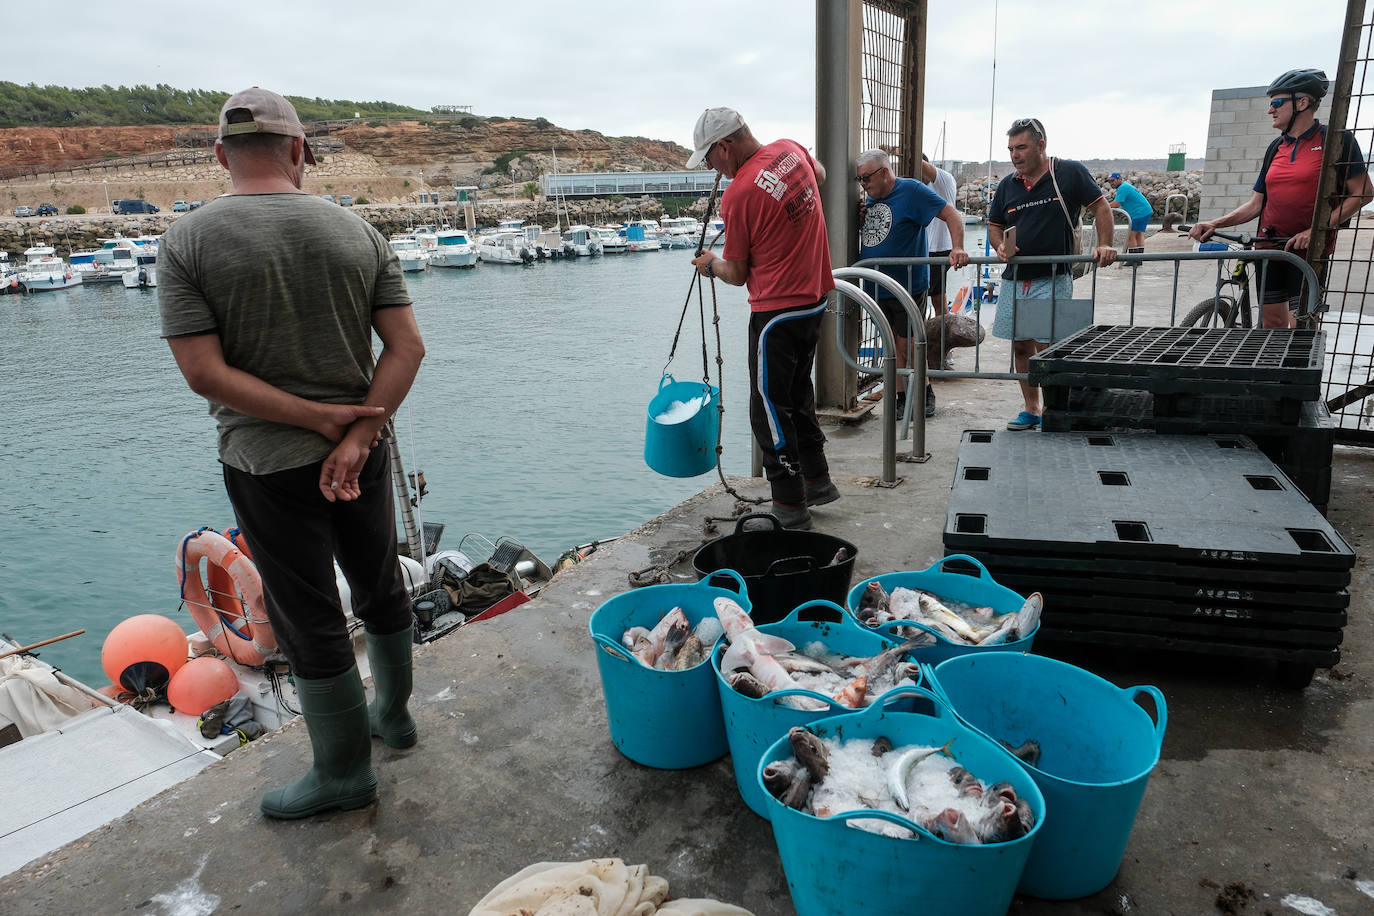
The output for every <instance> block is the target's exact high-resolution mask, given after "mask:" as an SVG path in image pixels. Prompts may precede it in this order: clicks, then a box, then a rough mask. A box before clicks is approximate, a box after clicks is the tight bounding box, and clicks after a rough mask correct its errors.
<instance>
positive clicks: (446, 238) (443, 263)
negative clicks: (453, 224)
mask: <svg viewBox="0 0 1374 916" xmlns="http://www.w3.org/2000/svg"><path fill="white" fill-rule="evenodd" d="M434 238H435V245H434V248H433V249H431V251H430V253H429V264H430V266H431V267H476V266H477V245H476V244H475V243H474V242H473V241H472V237H471V236H469V235H468V233H467V232H466V231H464V230H462V229H441V230H439V231H438V232H437V233H435V237H434Z"/></svg>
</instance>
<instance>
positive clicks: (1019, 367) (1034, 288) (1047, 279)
mask: <svg viewBox="0 0 1374 916" xmlns="http://www.w3.org/2000/svg"><path fill="white" fill-rule="evenodd" d="M1007 152H1009V153H1010V154H1011V164H1012V166H1013V167H1014V168H1015V169H1016V171H1015V173H1014V174H1011V175H1008V176H1007V177H1006V178H1003V179H1002V181H1001V183H999V184H998V185H997V191H996V193H995V194H993V197H992V206H991V208H990V209H989V210H988V241H989V242H990V243H991V244H992V245H994V246H996V248H997V256H998V257H999V258H1001V259H1002V260H1003V261H1010V260H1011V259H1012V258H1013V257H1015V256H1016V255H1017V254H1023V255H1064V254H1076V253H1077V252H1078V211H1079V210H1081V209H1082V208H1084V207H1087V208H1088V209H1090V210H1092V213H1093V224H1094V228H1095V229H1096V230H1097V247H1096V248H1095V249H1093V260H1095V261H1097V263H1098V265H1099V266H1101V267H1107V266H1108V265H1110V264H1111V263H1112V262H1113V261H1115V260H1116V249H1115V248H1113V247H1112V211H1111V208H1110V207H1108V206H1107V198H1106V197H1105V196H1104V195H1103V193H1102V189H1101V188H1099V187H1098V186H1097V182H1095V181H1093V176H1092V175H1090V174H1089V173H1088V170H1087V169H1086V168H1084V167H1083V163H1081V162H1074V161H1073V160H1071V159H1052V158H1050V157H1049V156H1046V155H1045V125H1043V124H1041V123H1040V120H1039V119H1038V118H1020V119H1018V120H1016V121H1013V122H1012V125H1011V129H1010V130H1008V131H1007ZM1013 229H1014V230H1015V240H1014V241H1013V239H1012V238H1010V237H1009V235H1010V233H1011V230H1013ZM1002 280H1003V282H1002V290H1001V294H1000V296H999V297H998V300H997V318H996V320H995V321H994V322H993V325H992V333H993V334H994V335H995V336H997V337H1001V338H1003V339H1006V340H1011V341H1012V359H1013V365H1014V366H1015V368H1016V371H1017V372H1021V373H1024V372H1026V371H1028V370H1029V369H1030V358H1031V357H1032V356H1034V355H1035V354H1036V353H1039V352H1040V351H1041V350H1043V349H1045V347H1047V346H1049V342H1048V341H1040V340H1035V339H1033V338H1026V339H1016V330H1015V318H1014V316H1015V313H1016V310H1017V308H1018V305H1017V300H1033V301H1034V305H1032V304H1031V302H1027V303H1026V305H1025V306H1024V307H1025V308H1035V309H1048V308H1051V307H1052V306H1051V305H1050V303H1051V302H1052V301H1053V300H1055V299H1071V298H1073V268H1072V265H1070V264H1008V265H1007V267H1006V269H1004V270H1003V271H1002ZM1013 281H1014V282H1013ZM1021 396H1022V397H1023V398H1024V399H1025V402H1026V409H1025V410H1023V411H1021V412H1020V413H1019V414H1017V415H1016V417H1015V418H1014V419H1012V420H1011V422H1009V423H1008V424H1007V429H1039V428H1040V414H1041V412H1042V408H1041V403H1040V400H1041V399H1040V389H1039V388H1036V387H1033V386H1032V385H1030V384H1029V383H1028V382H1024V381H1023V382H1021Z"/></svg>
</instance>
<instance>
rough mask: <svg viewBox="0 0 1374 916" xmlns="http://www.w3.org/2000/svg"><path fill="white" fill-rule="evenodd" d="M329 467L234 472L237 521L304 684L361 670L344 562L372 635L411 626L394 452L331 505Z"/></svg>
mask: <svg viewBox="0 0 1374 916" xmlns="http://www.w3.org/2000/svg"><path fill="white" fill-rule="evenodd" d="M323 463H324V462H322V461H320V462H316V463H314V464H309V465H306V466H304V467H299V468H291V469H290V470H286V471H279V472H277V473H275V474H261V475H257V474H248V473H245V472H244V471H240V470H237V469H235V468H231V467H229V466H228V465H224V487H225V489H226V490H227V491H228V492H229V501H230V502H231V503H232V504H233V506H234V517H235V518H236V519H237V520H238V525H239V529H240V530H241V531H242V532H243V535H244V537H245V538H246V539H247V540H248V548H249V549H250V550H251V551H252V552H253V562H254V563H256V564H257V567H258V572H259V573H260V574H261V575H262V586H263V598H264V601H265V603H266V605H267V619H268V620H269V621H270V622H271V624H272V630H273V632H274V633H275V634H276V637H277V645H278V646H279V647H280V648H281V650H282V653H283V654H284V655H285V656H286V659H287V661H289V662H290V663H291V670H292V672H293V673H295V674H296V675H297V676H299V677H303V678H309V679H316V678H326V677H335V676H337V675H340V674H343V673H344V672H345V671H347V670H348V669H349V668H350V667H352V666H353V664H354V657H353V645H352V642H351V641H350V639H349V637H348V628H347V625H346V624H345V620H344V611H343V608H341V607H340V606H339V592H338V588H337V587H336V585H335V581H334V560H335V558H337V559H338V562H339V568H340V569H342V570H343V574H344V577H345V578H346V579H347V580H348V587H349V590H350V592H351V593H352V598H353V613H354V616H356V617H357V618H358V619H359V620H361V621H362V622H363V624H364V625H365V626H366V628H367V631H368V632H369V633H374V634H377V635H386V634H388V633H396V632H399V631H400V630H404V629H405V628H406V627H408V626H410V621H411V610H410V596H409V595H408V594H407V593H406V588H405V583H404V582H403V581H402V579H401V572H400V564H399V560H398V559H397V553H396V505H395V499H394V497H393V494H392V490H391V455H390V453H389V452H388V450H387V447H386V445H385V444H383V445H379V446H377V447H376V448H374V449H373V450H372V454H371V455H370V456H368V459H367V462H366V463H365V464H364V465H363V470H362V473H361V474H360V475H359V477H358V481H359V485H360V486H361V488H362V495H361V497H360V498H358V499H356V500H352V501H351V502H332V503H331V502H329V501H328V500H326V499H325V498H324V496H323V495H322V494H321V493H320V468H321V466H322V465H323Z"/></svg>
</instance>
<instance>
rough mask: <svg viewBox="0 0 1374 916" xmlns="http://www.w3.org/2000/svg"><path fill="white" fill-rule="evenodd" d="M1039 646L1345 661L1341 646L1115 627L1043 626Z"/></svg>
mask: <svg viewBox="0 0 1374 916" xmlns="http://www.w3.org/2000/svg"><path fill="white" fill-rule="evenodd" d="M1035 640H1036V648H1037V649H1039V648H1040V645H1041V643H1042V641H1043V642H1044V643H1045V644H1047V647H1048V646H1053V645H1055V644H1069V643H1072V644H1078V645H1090V646H1108V647H1111V646H1119V647H1122V648H1130V649H1153V650H1164V651H1170V652H1200V653H1203V654H1206V655H1226V656H1233V657H1237V658H1252V659H1271V660H1273V661H1277V662H1281V663H1284V664H1288V665H1295V666H1311V667H1315V668H1334V667H1335V666H1336V665H1337V664H1339V663H1340V660H1341V651H1340V650H1339V649H1295V648H1293V647H1291V646H1276V645H1248V644H1245V643H1235V642H1220V641H1215V640H1207V639H1189V638H1186V637H1173V636H1159V635H1155V634H1147V633H1118V632H1115V631H1112V630H1088V629H1071V628H1068V627H1060V628H1054V627H1049V626H1045V627H1041V628H1040V631H1039V632H1038V633H1037V634H1036V637H1035Z"/></svg>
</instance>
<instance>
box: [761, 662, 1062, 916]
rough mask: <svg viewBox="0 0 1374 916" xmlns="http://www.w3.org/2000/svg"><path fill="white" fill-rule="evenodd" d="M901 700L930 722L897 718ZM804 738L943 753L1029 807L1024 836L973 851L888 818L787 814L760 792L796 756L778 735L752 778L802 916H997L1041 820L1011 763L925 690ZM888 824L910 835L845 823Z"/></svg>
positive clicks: (904, 713) (1029, 784) (1041, 806)
mask: <svg viewBox="0 0 1374 916" xmlns="http://www.w3.org/2000/svg"><path fill="white" fill-rule="evenodd" d="M903 695H916V696H919V697H921V698H924V699H925V700H927V701H928V703H923V704H922V706H923V707H925V708H928V709H929V710H930V711H929V712H924V711H912V710H909V709H896V708H893V707H894V706H895V704H896V703H898V702H901V700H902V699H903ZM806 729H807V730H808V731H810V732H812V733H814V734H815V735H817V736H818V737H821V738H829V739H842V740H844V741H850V740H855V739H862V740H867V741H872V740H875V739H877V738H879V737H886V738H887V739H888V740H889V741H891V742H892V745H893V747H894V748H899V747H903V746H906V745H926V746H931V747H939V746H941V745H944V744H945V743H946V742H950V741H951V740H952V743H951V744H950V745H949V753H950V754H951V755H953V756H954V757H955V758H956V760H957V761H958V763H959V764H960V765H961V766H964V767H966V768H967V769H968V770H970V771H972V772H973V773H974V774H976V775H977V776H978V778H979V779H981V780H983V781H984V782H986V783H988V784H989V785H991V784H993V783H995V782H1001V781H1006V782H1009V783H1011V785H1012V787H1013V788H1014V789H1015V790H1016V793H1017V795H1018V796H1019V797H1020V798H1022V799H1024V800H1025V801H1026V803H1027V804H1028V805H1029V807H1030V810H1031V813H1032V814H1033V816H1034V823H1033V825H1032V826H1031V829H1030V830H1029V832H1027V833H1026V834H1024V835H1023V836H1020V837H1018V838H1017V839H1014V840H1010V841H1007V842H1000V843H985V844H981V845H971V844H964V843H954V842H950V841H947V840H943V839H940V838H938V837H936V836H935V835H934V834H932V833H930V832H928V831H926V830H925V829H924V828H922V827H919V826H918V825H916V824H915V823H913V822H912V821H910V820H908V819H907V818H905V817H902V816H900V815H897V814H893V813H891V812H889V811H885V810H872V809H867V808H858V809H855V810H851V811H845V812H840V813H836V814H833V815H831V816H830V817H824V818H822V817H817V816H816V815H815V814H811V813H808V812H803V811H799V810H797V809H795V808H790V807H788V806H787V805H784V804H783V803H782V802H781V801H779V800H778V799H777V798H775V797H773V795H772V794H771V793H769V792H768V791H767V790H766V789H764V783H763V772H764V769H765V768H766V767H768V765H769V764H771V763H774V762H776V761H780V760H785V759H787V758H789V757H791V756H792V747H791V745H790V744H789V742H788V739H787V736H786V735H783V736H782V737H780V738H779V739H778V740H777V741H775V742H773V744H772V745H770V746H769V747H768V749H767V750H766V751H764V753H763V755H762V756H761V757H760V758H759V766H758V769H757V770H756V771H755V776H754V778H755V781H756V782H757V783H758V788H759V791H760V792H762V793H763V795H764V799H765V803H766V805H767V809H768V815H769V820H770V821H772V824H773V838H774V839H775V840H776V841H777V845H778V854H779V856H780V857H781V858H782V868H783V872H784V874H785V875H786V876H787V887H788V890H789V891H790V892H791V894H792V904H793V906H794V907H795V908H796V911H797V914H798V916H832V914H835V913H863V914H864V916H887V914H891V916H898V914H900V916H909V914H911V913H940V914H946V913H948V914H955V913H957V914H959V916H984V914H986V916H1003V914H1005V913H1006V912H1007V908H1008V907H1010V906H1011V901H1012V897H1013V895H1014V894H1015V893H1016V885H1017V882H1018V881H1020V879H1021V872H1022V870H1023V869H1024V868H1025V865H1026V861H1027V859H1028V858H1029V857H1030V855H1031V850H1032V848H1033V845H1034V843H1035V842H1036V837H1037V835H1038V834H1039V832H1040V825H1041V823H1042V821H1043V820H1044V818H1045V800H1044V798H1043V796H1042V795H1041V794H1040V790H1039V789H1038V788H1037V787H1036V784H1035V781H1034V780H1032V779H1031V778H1030V776H1029V774H1028V773H1027V772H1026V771H1025V770H1024V769H1022V767H1021V766H1020V765H1019V764H1018V762H1017V761H1016V759H1015V758H1013V757H1011V756H1010V755H1009V754H1007V753H1005V752H1004V751H1003V750H1002V749H1001V748H999V747H998V746H997V745H995V744H993V742H992V741H990V740H989V739H988V738H986V737H984V736H983V735H981V734H979V733H978V732H976V731H974V730H973V729H971V728H969V727H968V726H967V725H965V724H964V723H962V722H961V721H959V718H958V717H957V716H956V715H955V714H954V712H953V711H952V710H950V709H949V707H948V706H946V705H945V704H944V703H943V702H941V701H940V700H939V699H937V698H936V697H934V696H933V695H931V694H930V693H928V692H927V691H925V690H924V689H921V688H902V689H901V690H894V691H891V692H889V693H888V695H887V697H885V698H884V699H882V700H879V701H878V702H876V703H874V704H873V705H872V706H870V707H869V708H868V709H865V710H863V711H861V712H855V713H849V714H846V715H839V716H827V717H825V718H821V719H817V720H815V721H813V722H811V723H809V724H808V725H807V726H806ZM874 819H880V820H885V821H888V822H891V823H894V824H898V825H900V826H902V827H906V828H908V829H909V830H912V831H913V832H914V836H912V837H903V838H898V837H892V836H884V835H882V834H878V833H872V832H869V831H867V830H864V829H861V828H859V827H857V826H853V825H852V824H851V823H850V821H857V820H874Z"/></svg>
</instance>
